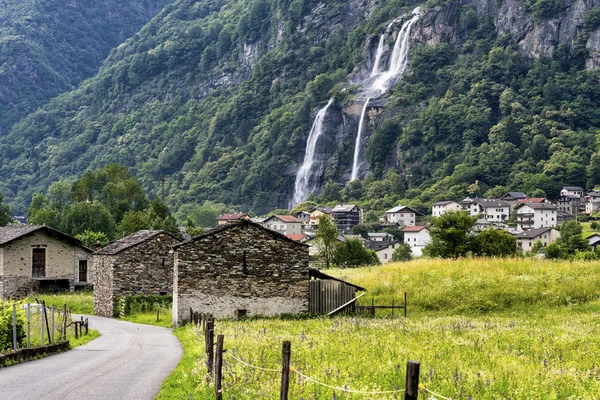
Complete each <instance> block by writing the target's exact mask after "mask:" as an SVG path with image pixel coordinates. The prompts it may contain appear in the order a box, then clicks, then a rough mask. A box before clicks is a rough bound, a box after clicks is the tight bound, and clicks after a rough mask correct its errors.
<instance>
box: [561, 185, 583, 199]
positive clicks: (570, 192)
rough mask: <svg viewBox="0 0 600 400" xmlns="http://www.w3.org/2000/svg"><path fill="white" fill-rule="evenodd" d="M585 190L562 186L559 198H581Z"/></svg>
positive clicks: (577, 187) (578, 187)
mask: <svg viewBox="0 0 600 400" xmlns="http://www.w3.org/2000/svg"><path fill="white" fill-rule="evenodd" d="M584 192H585V189H584V188H582V187H581V186H564V187H563V188H562V189H561V191H560V195H561V196H578V197H583V194H584Z"/></svg>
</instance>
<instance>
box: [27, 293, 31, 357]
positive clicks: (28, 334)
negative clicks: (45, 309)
mask: <svg viewBox="0 0 600 400" xmlns="http://www.w3.org/2000/svg"><path fill="white" fill-rule="evenodd" d="M30 347H31V305H30V304H29V303H27V348H30Z"/></svg>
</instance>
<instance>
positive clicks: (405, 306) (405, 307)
mask: <svg viewBox="0 0 600 400" xmlns="http://www.w3.org/2000/svg"><path fill="white" fill-rule="evenodd" d="M407 308H408V307H407V305H406V292H404V318H406V309H407Z"/></svg>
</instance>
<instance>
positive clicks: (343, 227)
mask: <svg viewBox="0 0 600 400" xmlns="http://www.w3.org/2000/svg"><path fill="white" fill-rule="evenodd" d="M331 213H332V215H333V219H334V220H335V223H336V225H337V229H338V231H340V233H347V232H350V231H352V227H354V226H355V225H358V224H362V223H363V212H362V209H361V208H360V207H359V206H357V205H355V204H340V205H337V206H335V207H334V208H333V209H332V210H331Z"/></svg>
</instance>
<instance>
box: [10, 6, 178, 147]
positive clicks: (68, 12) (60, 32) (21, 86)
mask: <svg viewBox="0 0 600 400" xmlns="http://www.w3.org/2000/svg"><path fill="white" fill-rule="evenodd" d="M169 2H170V1H169V0H132V1H116V0H107V1H102V2H89V1H88V2H81V1H68V2H66V1H57V0H41V1H34V0H0V135H1V134H2V133H3V132H6V131H7V130H8V128H10V126H11V125H12V124H13V123H15V122H17V121H18V120H19V119H20V118H22V117H24V116H25V115H27V114H29V113H31V112H33V111H35V110H36V109H37V108H38V107H39V106H41V105H43V104H45V103H46V102H47V101H48V100H50V99H51V98H52V97H54V96H56V95H58V94H60V93H63V92H65V91H69V90H72V89H73V88H75V87H76V86H77V85H78V84H79V83H80V82H81V81H82V80H83V79H85V78H89V77H90V76H92V75H94V74H95V73H96V72H97V71H98V68H99V67H100V65H101V63H102V61H103V60H104V59H105V58H106V57H107V56H108V53H109V52H110V50H111V49H112V48H113V47H115V46H117V45H119V44H120V43H122V42H123V41H125V39H127V38H129V37H130V36H132V35H133V34H135V33H136V32H137V31H138V30H139V29H140V28H141V27H142V26H143V25H144V24H145V23H146V22H148V21H149V20H150V19H151V18H152V17H154V16H155V15H156V14H157V13H158V11H160V10H161V9H162V7H163V6H164V5H165V4H167V3H169Z"/></svg>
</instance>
